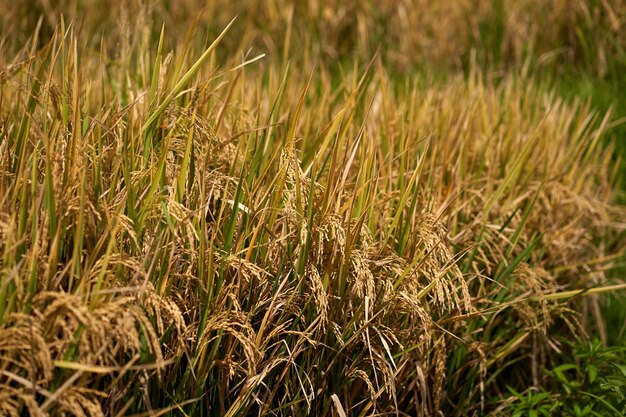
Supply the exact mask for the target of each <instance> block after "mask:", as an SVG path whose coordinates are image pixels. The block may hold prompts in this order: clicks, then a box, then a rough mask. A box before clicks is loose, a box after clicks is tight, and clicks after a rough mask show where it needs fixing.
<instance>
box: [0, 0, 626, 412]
mask: <svg viewBox="0 0 626 417" xmlns="http://www.w3.org/2000/svg"><path fill="white" fill-rule="evenodd" d="M16 3H17V4H18V5H16V6H7V5H3V6H2V7H6V8H7V14H5V16H13V17H12V18H11V20H9V19H8V18H6V17H5V18H4V20H3V25H4V26H3V27H4V30H6V32H3V33H2V34H3V35H5V33H6V34H10V33H14V34H19V36H14V37H11V36H6V37H4V38H3V40H2V42H1V43H0V83H1V90H0V118H1V119H0V256H1V257H0V414H2V415H5V414H6V415H10V416H18V415H24V414H25V413H30V414H31V415H46V414H47V413H48V414H50V415H77V416H82V415H89V416H100V415H125V414H133V413H144V412H148V413H149V412H154V413H155V415H160V414H157V413H160V412H163V413H173V414H175V413H177V412H178V411H184V412H185V413H187V415H229V416H234V415H270V414H271V415H332V414H333V413H339V415H341V413H342V412H344V413H347V414H348V415H369V414H372V413H373V414H376V413H394V412H396V411H399V412H401V413H402V414H406V415H438V414H440V413H445V414H446V415H455V414H457V415H465V413H466V412H467V413H469V412H472V411H477V412H479V413H481V414H482V413H483V412H485V413H486V412H487V411H489V410H492V409H493V408H494V407H493V404H492V405H491V406H490V405H489V403H488V401H487V400H493V399H494V398H496V399H498V398H505V397H506V395H507V393H505V392H502V387H501V386H500V382H501V380H502V379H501V378H508V379H507V381H509V382H508V383H511V382H510V381H514V382H513V383H515V382H517V381H523V380H528V375H531V377H532V378H533V379H532V382H535V383H538V380H537V378H538V375H539V373H540V372H541V369H542V367H543V366H546V365H547V364H550V363H552V362H551V361H553V359H554V357H555V356H558V354H559V349H560V347H561V345H560V341H559V339H557V338H556V337H555V335H556V334H561V335H564V334H571V337H575V336H581V335H584V333H585V331H586V330H588V326H591V322H587V321H585V322H581V321H580V320H579V318H580V317H579V314H578V312H579V311H580V309H581V308H589V306H591V307H593V306H595V305H596V304H597V302H598V298H597V297H598V295H597V294H595V295H592V296H588V297H584V299H579V298H576V300H575V301H573V302H569V301H570V299H569V297H568V298H565V297H559V296H558V295H559V294H560V293H562V292H563V291H570V290H577V289H585V288H589V287H595V286H602V285H603V284H606V282H607V281H606V277H605V275H604V274H605V272H606V271H607V270H609V269H610V268H611V265H612V261H613V260H614V259H615V258H614V254H616V253H619V251H620V250H622V249H623V245H624V241H623V239H622V240H620V236H623V235H620V234H619V232H620V230H623V228H624V224H623V220H624V218H626V217H625V215H626V212H625V210H624V208H623V207H620V206H617V205H614V204H613V194H612V193H613V191H612V190H613V182H614V181H615V178H616V176H617V171H616V169H615V168H614V167H615V166H616V165H615V163H614V161H613V157H614V155H613V152H612V147H611V146H610V145H609V146H604V143H603V141H604V138H605V131H606V130H607V129H609V128H610V122H611V117H610V115H606V116H605V115H602V114H597V113H596V112H594V111H593V109H592V108H590V105H589V104H587V103H583V102H573V103H566V102H564V101H562V100H561V99H560V98H558V97H557V96H555V95H554V94H551V93H549V92H546V91H544V90H543V89H540V88H537V87H535V86H534V83H533V80H532V78H530V77H528V76H527V75H525V74H521V75H511V74H509V75H506V76H504V77H502V78H501V79H500V80H499V82H498V83H494V82H491V81H488V80H487V79H486V78H485V77H484V76H483V75H481V73H480V72H479V71H474V70H472V71H471V73H470V74H469V75H468V76H467V77H463V76H460V75H459V76H451V77H450V78H449V79H448V80H447V81H446V82H445V83H439V82H429V81H428V80H427V79H423V78H420V77H418V76H406V77H403V78H401V81H400V82H398V79H397V78H394V77H392V76H391V75H390V73H391V70H390V69H389V65H392V64H389V63H390V62H395V63H396V64H393V65H398V66H397V67H393V68H404V67H405V66H407V65H409V64H410V63H411V62H410V61H412V60H413V59H416V60H431V59H432V60H446V61H448V60H451V62H452V61H454V60H456V59H460V58H461V57H462V56H463V55H464V54H466V53H468V50H469V48H470V46H471V45H470V39H471V37H470V35H471V33H472V31H474V30H478V29H477V27H478V25H479V23H478V22H474V19H479V18H480V16H482V15H483V13H485V14H486V15H488V14H489V13H493V10H492V9H491V8H487V7H485V10H483V8H482V7H478V8H477V7H476V5H477V4H478V3H482V2H478V3H477V2H474V1H469V0H468V1H462V2H459V3H457V2H425V1H424V2H422V1H417V2H400V3H399V4H397V5H396V2H382V3H381V4H382V6H381V7H382V9H381V10H378V8H377V6H376V4H377V3H378V2H364V3H363V2H351V1H348V2H339V1H337V2H335V1H327V2H310V3H308V4H307V5H306V6H302V7H300V6H298V7H295V8H294V7H290V5H291V4H292V2H287V1H275V2H267V3H266V2H250V4H249V5H248V6H245V7H244V6H238V7H242V9H241V10H240V12H241V15H240V16H239V18H238V19H237V20H236V22H235V23H234V24H233V26H232V27H231V28H230V29H229V31H228V32H227V33H226V37H225V38H223V42H224V43H223V44H219V45H218V44H217V43H215V44H211V46H210V47H207V46H206V45H207V44H205V43H204V41H206V39H204V38H203V37H202V36H203V35H204V33H202V32H200V35H198V30H196V31H194V30H189V32H188V36H187V37H183V35H184V33H185V31H186V30H187V29H189V28H190V27H192V23H191V22H192V20H193V16H191V14H192V13H193V14H196V13H198V12H197V11H195V10H196V9H197V6H198V4H197V3H198V2H196V1H181V2H172V3H176V4H175V5H174V4H173V5H170V6H167V4H168V2H157V3H156V4H152V2H148V1H146V2H143V3H144V4H141V2H139V3H136V2H119V4H118V2H112V1H101V2H97V3H103V4H106V6H107V7H102V8H100V9H99V11H96V10H86V9H85V7H86V6H84V5H81V4H82V2H80V3H81V4H79V5H76V4H74V3H76V2H72V1H60V2H48V1H42V2H35V3H36V7H33V9H32V10H23V8H22V7H21V6H20V5H19V3H20V2H16ZM57 3H58V4H61V6H60V9H62V10H64V11H65V13H66V14H65V19H63V18H62V16H63V14H61V13H58V10H57V9H56V7H57V6H55V4H57ZM225 3H229V2H215V5H214V6H213V8H212V9H209V10H207V11H205V12H204V13H202V14H199V13H198V14H199V15H200V17H199V20H200V21H206V22H209V23H210V25H211V28H212V30H215V27H218V26H219V25H221V23H220V22H224V25H225V24H226V23H227V21H226V18H227V17H228V18H230V17H232V16H233V15H234V14H235V13H236V12H237V7H234V8H232V9H231V8H229V7H227V6H226V5H225ZM257 3H258V4H257ZM503 3H505V6H504V10H505V11H506V13H510V15H508V14H507V16H506V18H505V21H506V22H507V23H506V25H507V28H511V30H510V31H507V33H506V36H504V38H503V39H504V42H503V44H502V48H503V53H506V54H512V55H514V56H515V57H519V59H522V51H521V49H522V46H521V43H520V42H521V39H526V38H528V37H529V36H530V39H531V43H532V42H533V40H534V41H535V42H536V43H537V44H540V43H543V42H544V40H543V39H544V38H546V39H548V40H549V39H552V37H555V38H556V37H557V35H556V34H553V33H552V32H551V31H552V30H554V31H557V30H558V27H560V26H558V25H563V27H568V23H567V22H568V20H567V19H579V18H581V17H580V16H585V17H584V18H587V17H586V15H585V13H587V12H589V10H588V9H582V8H581V7H582V6H580V5H578V3H577V5H576V6H575V7H573V8H572V9H571V11H570V12H568V13H565V14H564V16H565V19H566V20H565V21H563V22H561V21H560V20H559V19H560V16H561V15H563V14H558V15H557V14H555V15H554V16H552V15H550V14H545V15H543V14H539V15H541V16H542V19H548V21H550V20H549V19H555V20H557V25H551V26H550V28H549V30H548V31H547V32H546V31H543V29H545V24H544V23H541V22H535V21H532V22H531V21H530V16H535V14H534V13H533V14H529V15H528V19H529V20H528V21H527V20H525V19H524V18H521V19H519V18H518V15H521V16H523V17H524V16H527V15H526V14H524V13H525V12H524V10H526V8H532V7H533V6H534V5H535V4H536V3H541V6H542V7H547V6H546V5H545V4H544V3H549V4H553V3H554V4H555V5H556V7H566V6H564V4H565V3H566V2H559V1H546V2H539V1H534V0H533V1H531V0H528V1H522V2H511V3H515V5H514V6H510V7H509V5H508V3H509V2H508V1H504V2H503ZM522 3H523V4H522ZM561 3H563V4H561ZM567 3H569V2H567ZM599 3H602V5H603V6H602V7H604V9H602V10H604V11H598V13H599V14H598V15H596V14H592V15H591V16H589V17H588V18H589V19H609V20H610V19H612V17H611V16H613V14H615V15H619V14H618V13H619V10H622V11H623V8H624V3H623V2H621V1H607V2H599ZM433 4H437V6H434V5H433ZM357 5H358V6H357ZM581 5H582V2H581ZM109 6H110V7H109ZM255 7H258V12H255V13H252V10H257V9H255ZM598 7H600V6H598ZM37 8H39V10H37ZM424 8H427V9H428V11H429V12H428V13H426V12H424V11H423V10H424ZM470 9H471V10H472V12H476V15H472V16H473V17H472V18H471V19H469V20H468V19H467V10H470ZM70 10H74V11H77V14H76V16H75V19H74V20H70V18H71V17H72V16H71V15H70V14H69V11H70ZM594 10H595V9H594ZM11 13H12V14H11ZM36 13H41V16H42V20H40V22H39V24H33V22H36V21H37V20H36V17H35V20H34V21H32V20H29V19H32V18H33V16H37V15H36ZM622 15H623V13H622ZM103 16H104V17H103ZM179 19H180V20H182V21H183V22H188V23H189V24H188V25H186V24H181V23H180V22H179ZM376 19H383V20H388V22H389V23H388V24H379V23H377V20H376ZM416 19H417V21H418V22H421V23H420V24H419V25H423V30H414V29H412V28H410V27H408V26H407V25H409V26H410V25H414V24H415V23H409V22H416ZM161 20H165V26H164V29H163V31H162V32H160V30H161V25H160V21H161ZM441 20H443V21H444V22H445V24H441ZM155 21H156V22H158V24H157V23H155ZM422 21H423V22H422ZM224 25H222V26H219V27H220V29H221V28H223V27H224ZM316 25H317V26H316ZM467 25H469V26H467ZM616 25H617V26H616V27H615V28H614V30H616V31H624V27H623V23H620V22H617V23H616ZM28 27H30V28H33V30H34V31H33V32H30V33H28V32H26V30H27V29H26V28H28ZM35 28H39V29H35ZM307 30H308V31H309V32H307ZM316 30H317V32H315V31H316ZM387 30H389V31H390V32H387ZM611 30H613V29H611ZM102 31H104V33H106V35H105V36H102V33H103V32H102ZM377 31H378V32H377ZM465 32H468V33H469V34H468V35H467V36H464V35H462V36H461V39H460V41H459V42H451V41H450V40H451V39H452V38H453V37H456V36H457V35H456V34H458V33H462V34H464V33H465ZM233 33H234V34H238V35H237V36H235V35H233ZM159 34H160V36H159ZM217 34H219V32H216V36H217ZM269 34H273V35H272V36H270V35H269ZM179 35H180V36H179ZM318 37H321V39H319V38H318ZM368 37H371V40H370V39H369V38H368ZM27 38H29V40H27ZM200 38H202V39H201V40H198V39H200ZM565 38H566V39H567V37H565ZM159 39H160V41H159ZM214 39H216V37H212V38H210V39H209V44H210V43H211V42H213V40H214ZM217 39H218V41H221V40H222V38H217ZM356 39H359V41H356ZM382 39H384V40H385V42H388V43H389V45H393V48H389V50H382V51H381V53H380V54H379V55H378V56H374V52H375V43H376V42H380V41H381V40H382ZM559 39H561V35H559ZM263 41H265V43H264V42H263ZM200 42H202V43H200ZM346 42H347V43H350V42H353V43H354V44H352V45H350V44H347V43H346ZM554 42H556V40H554ZM572 42H575V41H572ZM253 44H254V45H256V49H253V50H252V52H249V47H250V45H253ZM432 44H435V45H437V47H435V48H431V45H432ZM200 45H203V48H201V47H200ZM316 45H323V46H324V48H322V49H323V50H322V51H319V50H317V51H316ZM354 47H356V48H357V49H356V50H357V51H358V52H359V53H360V55H361V56H360V58H358V59H357V58H355V60H354V64H353V65H352V64H351V63H349V64H347V65H339V64H336V63H333V59H331V58H335V57H339V56H340V55H342V54H343V53H344V52H345V51H346V50H353V48H354ZM383 49H385V48H383ZM205 51H206V53H205ZM412 51H415V55H413V52H412ZM260 52H265V53H267V54H268V56H266V57H265V58H263V59H260V60H258V61H255V62H248V61H251V60H254V59H255V58H256V57H257V54H258V53H260ZM316 52H321V55H319V56H318V57H317V58H316V55H315V54H316ZM409 52H410V53H409ZM598 53H608V52H607V50H603V51H600V50H599V51H598ZM292 56H294V59H293V60H292V61H291V64H290V63H289V60H290V59H291V57H292ZM366 58H367V59H366ZM370 58H371V60H370ZM349 62H352V61H349ZM244 64H245V65H244ZM591 311H597V309H596V310H594V309H593V308H591ZM598 323H599V324H598V325H600V326H601V323H602V321H601V318H598ZM503 369H504V370H506V372H505V373H502V372H501V371H502V370H503ZM529 370H530V371H529ZM505 374H506V375H505ZM512 375H513V376H512ZM490 407H491V408H490ZM143 415H146V414H143ZM181 415H182V414H181Z"/></svg>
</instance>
